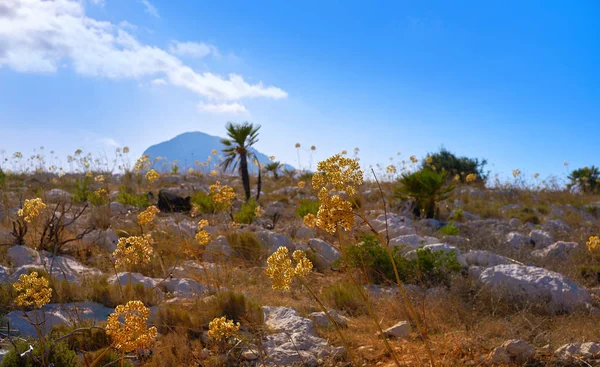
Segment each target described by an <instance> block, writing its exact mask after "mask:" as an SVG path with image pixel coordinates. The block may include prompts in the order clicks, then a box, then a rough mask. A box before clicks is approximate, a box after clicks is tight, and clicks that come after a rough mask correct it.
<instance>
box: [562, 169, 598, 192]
mask: <svg viewBox="0 0 600 367" xmlns="http://www.w3.org/2000/svg"><path fill="white" fill-rule="evenodd" d="M568 178H569V181H571V182H569V184H568V185H567V186H568V187H569V189H571V188H573V187H575V186H577V187H579V189H581V190H582V191H583V192H587V193H593V192H598V191H599V190H600V170H599V169H598V167H595V166H591V167H583V168H579V169H576V170H574V171H573V172H571V174H569V176H568Z"/></svg>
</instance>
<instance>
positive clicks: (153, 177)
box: [146, 169, 160, 183]
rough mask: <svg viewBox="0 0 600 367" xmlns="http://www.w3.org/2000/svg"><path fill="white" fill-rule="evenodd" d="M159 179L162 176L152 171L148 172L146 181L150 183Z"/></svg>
mask: <svg viewBox="0 0 600 367" xmlns="http://www.w3.org/2000/svg"><path fill="white" fill-rule="evenodd" d="M159 177H160V175H159V174H158V172H156V170H154V169H151V170H150V171H148V172H146V180H148V182H149V183H152V182H154V181H156V180H158V178H159Z"/></svg>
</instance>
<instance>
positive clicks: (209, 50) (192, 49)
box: [169, 41, 220, 58]
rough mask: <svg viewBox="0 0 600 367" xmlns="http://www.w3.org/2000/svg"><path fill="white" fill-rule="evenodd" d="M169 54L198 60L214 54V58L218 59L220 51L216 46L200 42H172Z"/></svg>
mask: <svg viewBox="0 0 600 367" xmlns="http://www.w3.org/2000/svg"><path fill="white" fill-rule="evenodd" d="M169 52H171V53H172V54H174V55H179V56H190V57H196V58H203V57H205V56H208V55H210V54H213V56H216V57H219V56H220V54H219V50H218V49H217V48H216V47H215V46H213V45H209V44H206V43H198V42H179V41H171V44H170V45H169Z"/></svg>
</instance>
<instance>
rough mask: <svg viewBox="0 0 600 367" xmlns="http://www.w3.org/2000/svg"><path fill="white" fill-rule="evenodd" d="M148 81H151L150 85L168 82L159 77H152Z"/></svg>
mask: <svg viewBox="0 0 600 367" xmlns="http://www.w3.org/2000/svg"><path fill="white" fill-rule="evenodd" d="M150 83H152V85H167V84H169V83H167V81H166V80H164V79H160V78H159V79H152V81H151V82H150Z"/></svg>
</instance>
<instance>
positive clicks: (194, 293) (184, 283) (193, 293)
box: [162, 278, 209, 298]
mask: <svg viewBox="0 0 600 367" xmlns="http://www.w3.org/2000/svg"><path fill="white" fill-rule="evenodd" d="M162 285H163V286H164V287H165V288H166V290H167V292H169V293H171V294H173V295H174V296H175V297H177V298H198V297H201V296H202V295H205V294H206V293H207V292H208V291H209V288H208V287H207V286H205V285H202V284H200V283H198V282H197V281H195V280H193V279H186V278H174V279H167V280H165V281H164V282H163V283H162Z"/></svg>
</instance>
